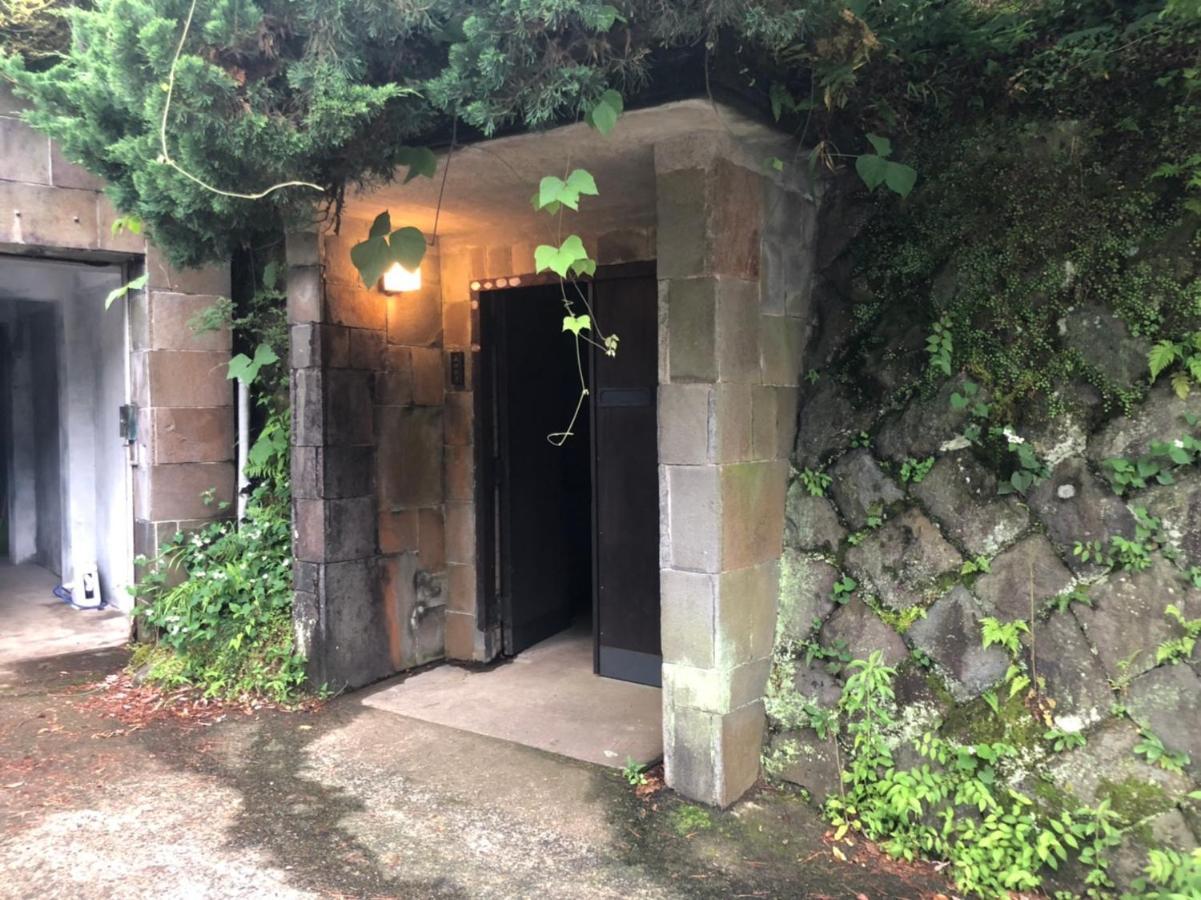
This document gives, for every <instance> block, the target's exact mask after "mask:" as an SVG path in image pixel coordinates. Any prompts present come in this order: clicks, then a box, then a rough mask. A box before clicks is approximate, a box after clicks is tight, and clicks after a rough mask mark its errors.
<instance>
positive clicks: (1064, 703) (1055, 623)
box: [1024, 612, 1114, 731]
mask: <svg viewBox="0 0 1201 900" xmlns="http://www.w3.org/2000/svg"><path fill="white" fill-rule="evenodd" d="M1031 634H1032V635H1033V637H1031V635H1026V636H1025V638H1024V640H1025V643H1026V645H1027V646H1028V647H1029V646H1031V645H1033V647H1034V653H1033V661H1034V667H1035V669H1036V672H1037V674H1038V676H1039V677H1040V678H1043V679H1046V682H1047V693H1048V694H1049V695H1050V696H1051V699H1053V700H1054V701H1055V709H1054V710H1053V713H1052V714H1053V715H1054V717H1055V722H1056V724H1057V725H1058V726H1059V727H1060V728H1062V729H1063V730H1064V731H1077V730H1079V729H1080V728H1081V727H1086V726H1088V725H1091V724H1092V723H1094V722H1097V721H1099V720H1100V719H1103V718H1105V717H1106V716H1107V715H1109V708H1110V706H1111V705H1112V703H1113V700H1114V696H1113V692H1112V691H1111V690H1110V688H1109V682H1108V680H1107V678H1106V674H1105V668H1104V666H1102V665H1101V661H1100V660H1099V659H1098V658H1097V656H1096V654H1094V653H1093V649H1092V647H1091V646H1090V645H1089V643H1088V640H1087V639H1086V638H1085V637H1084V633H1083V632H1082V631H1081V630H1080V623H1078V622H1077V621H1076V619H1075V617H1073V616H1072V615H1071V613H1068V612H1062V613H1061V612H1056V613H1052V614H1051V616H1050V618H1048V619H1047V620H1046V621H1045V622H1035V624H1034V625H1033V627H1032V628H1031Z"/></svg>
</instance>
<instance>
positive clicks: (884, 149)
mask: <svg viewBox="0 0 1201 900" xmlns="http://www.w3.org/2000/svg"><path fill="white" fill-rule="evenodd" d="M867 140H868V142H869V143H870V144H871V145H872V149H873V150H875V151H876V153H877V154H879V155H880V156H888V155H889V154H891V153H892V141H890V140H889V139H888V138H886V137H880V135H878V134H869V135H868V136H867Z"/></svg>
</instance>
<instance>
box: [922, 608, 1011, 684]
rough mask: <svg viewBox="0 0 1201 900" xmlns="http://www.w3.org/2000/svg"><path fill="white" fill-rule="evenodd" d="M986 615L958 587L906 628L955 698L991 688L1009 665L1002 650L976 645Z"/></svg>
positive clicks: (978, 643)
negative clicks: (946, 677)
mask: <svg viewBox="0 0 1201 900" xmlns="http://www.w3.org/2000/svg"><path fill="white" fill-rule="evenodd" d="M986 614H987V610H986V609H985V608H984V607H983V606H982V605H981V603H980V601H979V600H977V599H976V598H975V597H973V596H972V595H971V593H969V592H968V590H967V588H964V587H962V586H959V587H956V588H954V589H953V590H952V591H951V592H950V593H948V594H947V595H946V596H945V597H942V598H941V599H939V600H938V602H936V603H935V604H934V605H933V606H932V607H930V609H929V610H928V611H927V612H926V617H925V618H924V619H919V620H918V621H916V622H914V623H913V625H912V626H911V627H910V629H909V632H908V636H909V640H910V642H911V643H912V644H913V646H915V647H917V648H918V649H920V650H922V651H924V652H925V653H926V654H927V655H928V656H929V657H930V658H931V659H932V660H934V662H936V663H937V664H938V665H939V667H940V668H941V669H942V670H944V671H945V672H947V673H948V674H949V675H950V676H951V680H949V682H948V685H947V686H948V687H949V688H950V690H951V693H952V694H954V695H955V698H956V699H957V700H970V699H971V698H972V697H975V696H977V695H979V694H980V693H982V692H983V691H985V690H987V689H988V688H990V687H992V686H993V685H994V684H996V683H997V682H998V681H999V680H1000V679H1001V678H1002V677H1004V675H1005V670H1006V669H1007V668H1008V667H1009V657H1008V656H1007V655H1006V653H1005V651H1004V650H1002V649H1000V648H999V647H996V646H992V647H989V648H988V649H987V650H985V649H984V648H983V647H981V645H980V619H981V618H983V617H984V616H985V615H986Z"/></svg>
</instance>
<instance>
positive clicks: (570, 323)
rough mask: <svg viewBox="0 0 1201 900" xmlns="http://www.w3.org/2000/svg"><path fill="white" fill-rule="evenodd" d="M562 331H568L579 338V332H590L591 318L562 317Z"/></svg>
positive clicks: (585, 315) (585, 316)
mask: <svg viewBox="0 0 1201 900" xmlns="http://www.w3.org/2000/svg"><path fill="white" fill-rule="evenodd" d="M563 330H564V331H570V332H571V333H572V334H574V335H575V336H576V337H579V334H580V332H581V331H591V330H592V317H591V316H589V315H587V314H584V315H582V316H564V317H563Z"/></svg>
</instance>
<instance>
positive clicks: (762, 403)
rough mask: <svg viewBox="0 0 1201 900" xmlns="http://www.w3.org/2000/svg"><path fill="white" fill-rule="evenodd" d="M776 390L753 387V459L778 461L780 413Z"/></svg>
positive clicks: (759, 386)
mask: <svg viewBox="0 0 1201 900" xmlns="http://www.w3.org/2000/svg"><path fill="white" fill-rule="evenodd" d="M776 390H777V389H776V388H773V387H764V386H763V385H759V384H756V385H754V386H752V387H751V458H752V459H778V458H779V457H778V456H777V451H778V447H779V440H778V427H779V424H778V418H779V417H778V411H777V406H776V401H777V395H776Z"/></svg>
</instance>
